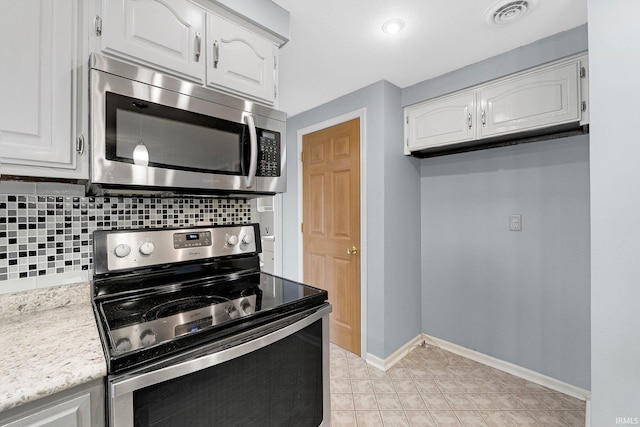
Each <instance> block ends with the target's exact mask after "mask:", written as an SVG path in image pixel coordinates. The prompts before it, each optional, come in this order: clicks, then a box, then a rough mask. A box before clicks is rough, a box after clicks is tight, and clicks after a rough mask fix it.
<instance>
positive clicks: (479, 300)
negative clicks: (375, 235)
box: [422, 135, 590, 389]
mask: <svg viewBox="0 0 640 427" xmlns="http://www.w3.org/2000/svg"><path fill="white" fill-rule="evenodd" d="M509 214H521V215H522V227H523V229H522V231H521V232H514V231H509V227H508V225H509ZM589 268H590V267H589V138H588V136H586V135H583V136H576V137H571V138H564V139H558V140H553V141H543V142H536V143H530V144H523V145H517V146H511V147H502V148H495V149H491V150H483V151H475V152H470V153H463V154H456V155H451V156H446V157H438V158H433V159H425V160H423V161H422V283H423V289H422V307H423V312H422V330H423V331H424V332H425V333H427V334H429V335H433V336H435V337H438V338H441V339H444V340H447V341H449V342H453V343H455V344H458V345H462V346H464V347H466V348H470V349H473V350H476V351H479V352H481V353H484V354H487V355H490V356H493V357H496V358H498V359H501V360H505V361H508V362H511V363H514V364H516V365H518V366H522V367H525V368H528V369H531V370H533V371H536V372H540V373H542V374H545V375H548V376H550V377H553V378H557V379H560V380H562V381H565V382H567V383H570V384H574V385H576V386H578V387H582V388H584V389H589V388H590V384H589V370H590V360H589V345H590V341H589V333H590V331H589V322H590V319H589V304H590V301H589V292H590V290H589Z"/></svg>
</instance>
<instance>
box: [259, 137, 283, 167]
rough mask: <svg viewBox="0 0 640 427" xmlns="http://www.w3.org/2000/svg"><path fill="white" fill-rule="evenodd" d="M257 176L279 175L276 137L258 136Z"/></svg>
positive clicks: (278, 145) (278, 152) (278, 150)
mask: <svg viewBox="0 0 640 427" xmlns="http://www.w3.org/2000/svg"><path fill="white" fill-rule="evenodd" d="M259 156H260V157H259V158H258V171H257V175H258V176H280V143H279V142H278V140H277V139H272V138H265V137H264V136H262V137H260V153H259Z"/></svg>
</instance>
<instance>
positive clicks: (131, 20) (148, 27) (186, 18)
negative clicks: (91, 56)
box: [96, 0, 205, 83]
mask: <svg viewBox="0 0 640 427" xmlns="http://www.w3.org/2000/svg"><path fill="white" fill-rule="evenodd" d="M102 7H103V12H102V17H101V18H100V19H101V22H100V21H99V22H98V23H97V24H96V25H97V31H98V32H100V27H101V30H102V31H101V32H102V34H101V49H102V51H104V52H106V53H110V54H113V55H115V56H120V57H124V58H127V59H129V60H132V61H135V62H142V63H144V64H146V65H149V66H151V67H153V68H157V69H161V70H164V71H169V72H171V73H173V74H178V75H180V76H182V77H186V78H189V79H191V80H195V81H197V82H200V83H202V82H204V65H203V61H204V54H203V49H204V20H205V11H204V10H203V9H201V8H199V7H198V6H196V5H194V4H192V3H190V2H187V1H185V0H104V1H103V2H102Z"/></svg>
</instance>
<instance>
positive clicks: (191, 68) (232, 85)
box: [92, 0, 283, 106]
mask: <svg viewBox="0 0 640 427" xmlns="http://www.w3.org/2000/svg"><path fill="white" fill-rule="evenodd" d="M94 1H97V2H98V4H99V8H101V11H100V12H97V14H96V15H97V16H96V21H95V27H96V28H95V33H96V36H95V37H94V38H93V39H92V40H93V41H92V48H93V50H94V51H100V52H102V53H104V54H107V55H112V56H116V57H119V58H122V59H125V60H128V61H130V62H134V63H138V64H142V65H144V66H146V67H149V68H152V69H156V70H159V71H161V72H164V73H167V74H172V75H175V76H177V77H179V78H184V79H187V80H190V81H193V82H196V83H200V84H203V85H207V86H210V87H212V88H215V89H217V90H221V91H225V92H228V93H231V94H234V95H237V96H240V97H243V98H249V99H253V100H255V101H258V102H260V103H263V104H267V105H270V106H275V105H276V94H277V70H276V65H277V62H276V61H277V55H278V47H279V45H280V43H282V41H283V40H281V39H279V38H278V36H276V35H273V34H271V33H269V32H268V31H266V30H264V29H263V28H259V27H258V26H256V25H254V24H252V23H250V22H249V21H247V20H245V19H243V18H242V17H241V16H239V15H234V14H233V13H232V12H231V11H229V10H227V9H225V8H223V7H221V6H219V5H217V4H216V3H215V2H206V1H199V4H195V3H194V2H192V1H189V0H94Z"/></svg>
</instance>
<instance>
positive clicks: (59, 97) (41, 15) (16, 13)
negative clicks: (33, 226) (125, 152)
mask: <svg viewBox="0 0 640 427" xmlns="http://www.w3.org/2000/svg"><path fill="white" fill-rule="evenodd" d="M78 7H79V3H78V0H56V1H51V0H2V1H1V3H0V9H1V11H2V12H1V13H0V57H1V58H2V60H0V173H1V174H17V175H32V176H49V177H75V178H77V177H78V176H77V171H76V161H77V155H76V150H75V145H76V144H75V139H76V136H77V134H78V133H79V132H80V129H81V121H80V120H79V115H78V114H77V112H78V110H80V109H81V105H79V102H80V100H81V99H82V98H81V97H80V96H78V93H79V92H78V91H79V90H80V88H79V87H78V81H79V80H78V79H81V77H80V76H79V75H78V73H79V71H78V69H81V66H80V65H79V62H78V61H79V59H78V50H79V47H80V46H81V43H80V42H81V38H79V37H78V25H79V21H78V14H79V9H78Z"/></svg>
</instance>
